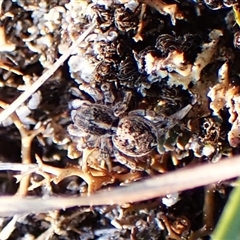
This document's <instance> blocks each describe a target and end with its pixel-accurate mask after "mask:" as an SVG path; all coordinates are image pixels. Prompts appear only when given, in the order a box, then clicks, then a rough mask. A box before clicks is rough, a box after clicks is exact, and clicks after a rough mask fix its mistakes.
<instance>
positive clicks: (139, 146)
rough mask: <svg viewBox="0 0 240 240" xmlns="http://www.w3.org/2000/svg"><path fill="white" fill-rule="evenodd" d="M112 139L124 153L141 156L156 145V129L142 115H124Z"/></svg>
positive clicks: (130, 155)
mask: <svg viewBox="0 0 240 240" xmlns="http://www.w3.org/2000/svg"><path fill="white" fill-rule="evenodd" d="M112 141H113V144H114V146H115V147H116V148H117V149H118V150H119V151H120V152H122V153H124V154H125V155H127V156H129V157H142V156H145V155H147V154H148V153H150V152H151V150H152V149H153V148H154V147H156V146H157V129H156V128H155V126H154V124H152V123H151V122H150V121H149V120H147V119H145V118H144V117H142V116H126V117H124V118H122V119H121V120H120V121H119V123H118V127H117V130H116V133H115V134H114V135H113V136H112Z"/></svg>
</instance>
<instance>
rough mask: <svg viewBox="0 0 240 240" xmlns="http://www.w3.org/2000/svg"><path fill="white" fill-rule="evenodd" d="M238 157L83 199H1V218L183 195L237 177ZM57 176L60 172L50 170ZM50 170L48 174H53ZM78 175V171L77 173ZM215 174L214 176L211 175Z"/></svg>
mask: <svg viewBox="0 0 240 240" xmlns="http://www.w3.org/2000/svg"><path fill="white" fill-rule="evenodd" d="M239 169H240V158H239V156H236V157H231V158H229V159H226V160H222V161H220V162H218V163H214V164H204V165H201V166H196V167H191V168H185V169H181V170H177V171H174V172H171V173H166V174H163V175H161V176H157V177H152V178H151V179H146V180H143V181H141V182H137V183H132V184H131V185H130V186H127V187H118V188H116V189H112V190H109V191H99V192H98V193H95V194H92V195H90V196H86V197H48V198H45V199H42V198H22V197H18V196H13V197H1V198H0V205H1V209H0V215H2V216H6V215H10V216H11V215H14V214H17V213H18V214H23V213H30V212H44V211H48V210H53V209H62V208H68V207H73V206H93V205H106V204H123V203H126V202H137V201H142V200H147V199H151V198H155V197H161V196H164V195H166V194H167V193H174V192H178V191H184V190H187V189H192V188H195V187H199V186H204V185H207V184H211V183H215V182H218V181H221V180H226V179H231V178H234V177H238V176H239V175H240V170H239ZM52 170H54V171H55V173H56V174H57V173H58V174H59V172H60V170H59V169H52ZM52 170H49V172H53V171H52ZM77 171H79V170H77ZM213 173H214V174H213Z"/></svg>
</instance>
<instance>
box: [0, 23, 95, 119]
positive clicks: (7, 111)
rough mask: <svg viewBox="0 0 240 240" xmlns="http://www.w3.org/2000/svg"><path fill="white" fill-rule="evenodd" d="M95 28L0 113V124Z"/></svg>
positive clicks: (89, 30)
mask: <svg viewBox="0 0 240 240" xmlns="http://www.w3.org/2000/svg"><path fill="white" fill-rule="evenodd" d="M94 28H95V24H94V23H93V24H91V25H90V27H89V28H88V29H87V30H86V31H85V32H84V33H83V34H82V35H80V37H79V38H78V39H77V40H76V42H74V43H73V44H72V46H71V47H69V49H68V50H67V51H66V52H65V53H64V54H63V55H62V56H61V57H60V58H59V59H58V60H57V61H56V62H55V63H54V64H53V65H52V67H51V68H49V69H48V70H47V71H46V72H45V73H43V75H42V76H41V77H40V78H38V80H37V81H36V82H34V83H33V84H32V85H31V87H29V88H28V89H27V90H26V91H25V92H23V93H22V94H21V95H20V96H19V97H18V98H17V99H16V100H15V101H14V102H13V103H11V105H10V106H9V107H7V108H6V109H5V110H3V111H2V112H1V113H0V122H2V121H3V120H5V119H6V118H7V117H9V116H10V114H12V113H13V112H14V111H15V110H16V109H17V108H18V107H19V106H20V105H21V104H22V103H23V102H24V101H26V100H27V99H28V98H29V97H30V96H31V95H32V94H33V93H34V92H35V91H36V90H37V89H39V88H40V87H41V86H42V84H43V83H44V82H46V81H47V80H48V78H49V77H51V76H52V75H53V74H54V72H55V71H56V70H57V69H58V68H59V67H60V66H61V65H62V64H63V63H64V61H66V59H67V58H68V57H69V56H70V54H71V53H72V52H73V50H74V49H75V48H76V47H77V46H78V45H79V44H80V43H81V42H82V41H83V40H84V39H85V38H86V37H87V36H88V34H89V33H90V32H91V31H92V30H93V29H94Z"/></svg>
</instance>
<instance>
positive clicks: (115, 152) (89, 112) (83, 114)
mask: <svg viewBox="0 0 240 240" xmlns="http://www.w3.org/2000/svg"><path fill="white" fill-rule="evenodd" d="M129 100H130V94H127V95H126V96H125V98H124V100H123V102H118V103H116V104H115V105H114V106H107V105H104V104H98V103H90V102H88V101H82V100H77V102H74V104H73V105H74V107H75V108H76V109H75V110H72V112H71V117H72V121H73V124H71V125H70V126H68V132H69V133H70V134H71V135H72V136H75V137H80V138H83V139H84V141H78V145H77V147H78V149H79V150H80V151H81V150H83V149H84V148H86V147H89V148H99V153H100V154H99V158H100V159H101V161H102V160H104V162H105V163H106V164H107V166H109V168H110V169H111V161H110V156H115V158H116V160H117V161H118V162H120V163H122V164H124V165H126V166H127V167H129V168H131V169H134V170H144V169H143V168H142V167H140V166H138V164H137V158H141V157H143V156H146V155H148V154H149V153H150V152H151V151H152V150H153V149H154V148H156V147H157V145H158V140H159V138H160V136H162V135H163V134H165V133H166V132H167V131H168V130H169V129H171V128H172V127H173V126H175V125H176V124H177V123H178V121H179V120H181V119H182V118H183V117H184V116H186V114H187V113H188V112H189V111H190V109H191V107H192V106H191V105H190V104H189V105H187V106H186V107H184V108H183V109H181V110H180V111H178V112H176V113H175V114H172V115H171V116H170V117H166V116H165V115H160V116H159V115H158V116H156V114H155V112H154V111H151V110H143V109H137V110H133V111H130V112H129V113H128V114H126V113H125V112H126V109H127V103H128V102H129ZM83 143H84V144H83Z"/></svg>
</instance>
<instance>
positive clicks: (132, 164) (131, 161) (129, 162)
mask: <svg viewBox="0 0 240 240" xmlns="http://www.w3.org/2000/svg"><path fill="white" fill-rule="evenodd" d="M114 157H115V158H116V160H117V161H118V162H119V163H121V164H122V165H125V166H126V167H128V168H130V169H131V170H133V171H144V168H143V167H142V166H139V165H138V164H137V161H136V159H135V158H133V157H127V156H124V155H122V154H121V153H120V152H119V151H118V150H117V149H114Z"/></svg>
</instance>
